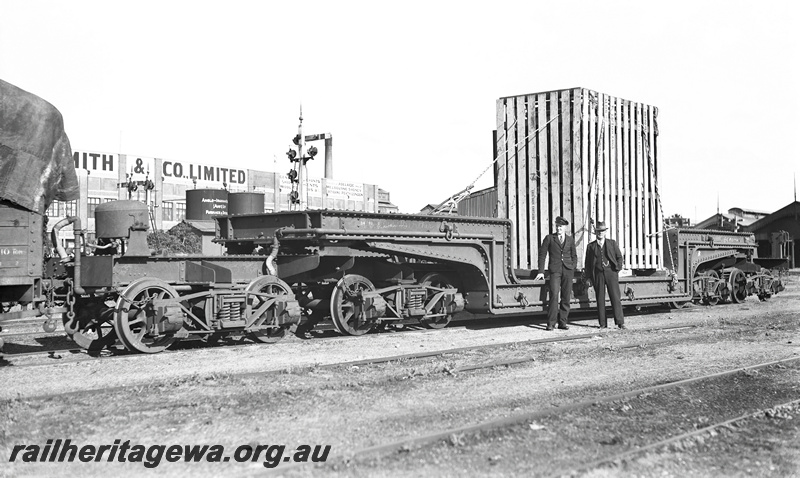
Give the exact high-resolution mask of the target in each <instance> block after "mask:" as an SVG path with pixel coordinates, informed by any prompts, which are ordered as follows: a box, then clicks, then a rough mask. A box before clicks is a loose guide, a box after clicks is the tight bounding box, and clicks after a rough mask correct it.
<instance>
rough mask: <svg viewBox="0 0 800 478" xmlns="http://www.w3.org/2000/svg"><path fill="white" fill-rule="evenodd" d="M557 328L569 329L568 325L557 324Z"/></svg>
mask: <svg viewBox="0 0 800 478" xmlns="http://www.w3.org/2000/svg"><path fill="white" fill-rule="evenodd" d="M558 328H559V329H561V330H569V326H568V325H559V326H558Z"/></svg>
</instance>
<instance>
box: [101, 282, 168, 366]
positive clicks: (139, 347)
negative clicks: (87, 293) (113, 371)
mask: <svg viewBox="0 0 800 478" xmlns="http://www.w3.org/2000/svg"><path fill="white" fill-rule="evenodd" d="M174 297H178V291H176V290H175V288H174V287H172V286H171V285H169V284H167V283H166V282H164V281H162V280H159V279H150V278H142V279H137V280H135V281H133V282H131V284H130V285H129V286H128V287H127V288H126V289H125V290H124V291H123V292H122V294H120V296H119V299H118V300H117V306H116V309H115V310H114V311H113V314H114V330H115V331H116V332H117V336H118V337H119V339H120V341H122V344H123V345H125V348H127V349H128V350H131V351H137V352H143V353H147V354H154V353H158V352H162V351H164V350H165V349H166V348H167V347H169V346H170V345H172V343H173V342H175V336H174V335H175V334H174V333H173V332H168V333H163V334H161V333H158V332H157V331H154V330H151V331H148V328H147V320H148V319H150V320H151V322H152V321H153V318H154V317H155V315H156V310H155V308H154V307H153V302H152V301H153V300H158V299H171V298H174Z"/></svg>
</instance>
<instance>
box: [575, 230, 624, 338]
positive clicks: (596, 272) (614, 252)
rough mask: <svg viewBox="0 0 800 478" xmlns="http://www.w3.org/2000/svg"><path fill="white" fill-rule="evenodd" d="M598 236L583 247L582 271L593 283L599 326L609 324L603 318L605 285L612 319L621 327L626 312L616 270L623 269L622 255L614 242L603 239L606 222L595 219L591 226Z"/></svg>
mask: <svg viewBox="0 0 800 478" xmlns="http://www.w3.org/2000/svg"><path fill="white" fill-rule="evenodd" d="M594 230H595V233H596V234H597V239H596V240H595V241H592V242H590V243H589V245H588V246H587V247H586V264H585V268H584V272H585V273H586V275H587V277H588V278H589V280H590V281H592V285H593V286H594V294H595V298H596V299H597V316H598V319H599V320H600V328H601V329H605V328H607V327H608V323H607V322H606V288H608V297H609V298H610V299H611V306H612V308H613V309H614V323H615V324H617V327H619V328H620V329H624V328H625V316H623V315H622V302H621V301H620V293H619V271H620V269H622V265H623V257H622V252H620V250H619V246H618V245H617V242H616V241H614V240H613V239H606V231H607V230H608V227H606V223H605V222H603V221H598V223H597V225H596V226H595V228H594Z"/></svg>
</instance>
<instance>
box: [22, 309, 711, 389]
mask: <svg viewBox="0 0 800 478" xmlns="http://www.w3.org/2000/svg"><path fill="white" fill-rule="evenodd" d="M694 327H697V325H696V324H675V325H667V326H658V327H649V328H642V329H635V330H636V331H637V332H642V333H646V332H656V331H665V330H681V329H691V328H694ZM413 332H417V333H441V331H431V330H427V329H420V330H418V331H408V332H406V333H413ZM609 333H614V332H606V331H603V332H599V331H598V332H593V333H587V334H574V335H566V336H557V337H552V336H548V337H545V338H541V339H526V340H516V341H507V342H499V343H492V344H481V345H473V346H465V347H453V348H446V349H437V350H426V351H422V352H415V353H409V354H399V355H389V356H382V357H374V358H368V359H362V360H350V361H341V362H332V363H326V364H315V365H311V366H304V367H295V366H290V367H285V368H279V369H275V370H269V371H258V372H242V373H227V374H226V376H228V377H230V378H240V379H241V378H256V377H264V376H271V375H281V374H289V373H293V374H302V373H307V372H309V371H312V370H331V369H338V368H349V367H362V366H369V365H379V364H389V363H393V362H409V361H414V360H420V359H428V358H436V357H444V356H449V355H456V354H460V353H465V352H471V351H487V350H493V349H499V348H508V347H519V346H531V345H547V344H554V343H563V342H574V341H580V340H590V339H594V338H597V337H600V336H605V335H608V334H609ZM354 338H356V337H353V336H336V337H332V338H331V339H332V340H333V339H335V340H340V341H343V340H344V341H349V340H353V339H354ZM363 339H364V337H361V340H363ZM647 343H648V342H647V341H643V342H641V343H640V344H637V345H635V347H639V346H641V345H642V344H647ZM187 344H188V343H187ZM245 345H248V346H260V345H254V344H239V345H230V346H226V345H217V346H215V348H220V349H224V348H235V347H242V346H245ZM178 352H180V351H178V350H176V351H166V352H163V353H161V354H159V356H163V355H165V354H166V355H170V354H174V353H178ZM79 353H80V352H79ZM83 355H85V354H83ZM137 357H140V358H141V357H153V356H152V355H142V354H135V353H129V352H127V351H122V352H120V353H119V355H111V356H108V357H106V358H104V359H103V361H104V362H107V361H109V360H135V359H136V358H137ZM94 359H95V357H88V356H86V359H76V360H63V359H62V360H59V361H57V362H50V363H47V364H27V365H15V368H20V367H41V366H46V365H53V364H62V363H67V362H79V361H82V360H94ZM532 360H535V359H534V357H532V356H526V357H523V358H514V359H509V360H492V361H486V362H482V363H477V364H467V365H464V366H462V367H454V368H450V369H446V372H447V373H450V374H455V373H462V372H469V371H475V370H481V369H488V368H494V367H508V366H512V365H516V364H521V363H525V362H530V361H532ZM391 379H392V378H391V377H387V378H386V380H391ZM156 386H157V385H156ZM140 388H141V386H140V385H123V386H118V387H103V388H96V389H85V390H77V391H72V392H63V393H57V394H45V395H36V396H30V397H27V398H30V399H49V398H55V397H63V396H65V395H80V394H90V393H102V392H117V391H124V390H131V389H140Z"/></svg>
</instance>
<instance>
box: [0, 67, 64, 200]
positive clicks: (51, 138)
mask: <svg viewBox="0 0 800 478" xmlns="http://www.w3.org/2000/svg"><path fill="white" fill-rule="evenodd" d="M78 195H79V188H78V177H77V175H76V174H75V166H74V164H73V160H72V149H71V148H70V145H69V139H68V138H67V134H66V133H65V132H64V120H63V119H62V118H61V113H59V111H58V110H57V109H56V108H55V107H54V106H53V105H51V104H50V103H48V102H46V101H44V100H43V99H41V98H39V97H38V96H36V95H34V94H31V93H28V92H27V91H24V90H21V89H19V88H17V87H16V86H14V85H12V84H10V83H7V82H5V81H3V80H0V199H3V200H6V201H11V202H13V203H15V204H18V205H20V206H22V207H24V208H25V209H28V210H30V211H34V212H37V213H39V214H44V212H45V210H47V208H48V206H50V203H51V202H53V200H59V201H71V200H73V199H78Z"/></svg>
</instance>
